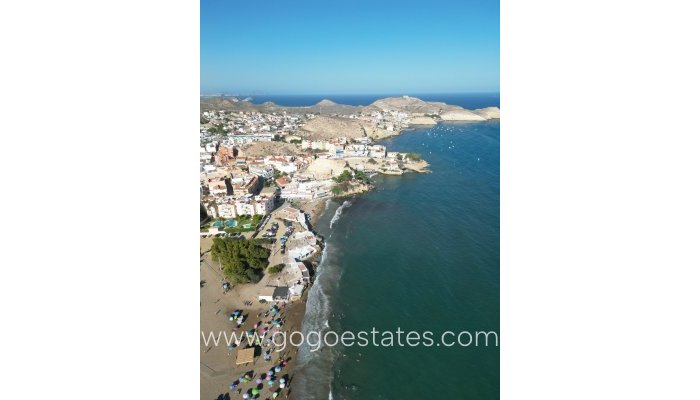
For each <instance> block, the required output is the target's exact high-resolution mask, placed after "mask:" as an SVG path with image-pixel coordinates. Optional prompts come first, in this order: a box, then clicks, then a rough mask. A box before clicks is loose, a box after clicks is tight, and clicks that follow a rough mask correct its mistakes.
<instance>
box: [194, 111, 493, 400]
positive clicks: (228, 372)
mask: <svg viewBox="0 0 700 400" xmlns="http://www.w3.org/2000/svg"><path fill="white" fill-rule="evenodd" d="M464 122H467V121H464ZM474 122H476V121H474ZM479 122H483V121H479ZM436 125H437V124H434V125H416V126H411V127H409V128H407V129H402V130H399V131H396V132H395V133H393V134H392V135H390V136H387V137H385V138H381V139H379V141H381V140H384V139H388V138H389V137H393V136H399V135H400V134H402V133H405V132H407V131H411V130H414V129H415V128H416V127H426V128H430V127H432V126H436ZM428 166H430V164H429V163H428V162H427V161H425V160H420V161H417V162H416V161H414V162H408V163H405V164H404V167H405V168H404V170H402V171H399V172H398V173H396V174H392V173H385V172H377V173H378V174H384V175H399V176H400V175H403V174H404V173H406V172H416V173H430V172H431V171H430V170H428V169H427V167H428ZM374 189H375V186H374V185H373V184H371V183H370V184H366V185H364V186H363V188H362V190H357V191H354V192H351V193H344V194H342V195H338V196H332V197H328V198H322V199H315V200H309V201H305V202H299V203H298V204H297V205H294V207H296V208H298V209H300V210H301V211H302V212H303V213H304V214H306V215H307V221H308V225H309V226H308V229H309V230H310V231H312V232H313V233H314V234H316V236H317V237H319V238H320V244H321V248H323V247H324V246H325V245H326V243H325V239H324V238H323V237H321V235H319V234H318V232H317V230H316V229H317V224H318V222H319V220H320V218H321V217H322V216H323V215H324V214H325V212H326V211H327V210H328V204H329V203H328V202H330V201H333V200H336V201H343V200H344V199H349V198H357V197H359V196H360V195H362V194H363V193H367V192H369V191H372V190H374ZM200 244H201V242H200ZM206 247H207V246H202V248H203V249H206ZM205 254H206V251H205ZM322 254H323V252H322V251H319V252H317V253H316V254H315V255H314V256H313V257H312V258H310V259H309V260H308V261H309V262H311V264H312V265H313V272H314V275H313V279H312V280H311V282H310V284H309V285H308V287H307V288H306V290H305V291H304V292H303V295H302V296H301V298H300V299H299V300H297V301H291V302H289V303H286V304H285V305H284V306H283V307H282V309H283V312H282V313H281V314H280V316H281V317H282V318H283V319H284V325H283V328H282V329H281V330H282V331H285V332H287V334H289V333H290V332H294V331H302V328H303V323H304V319H305V317H306V312H307V308H306V305H307V299H308V296H309V293H310V291H311V289H312V287H313V285H314V284H315V283H316V282H315V280H316V277H317V274H318V267H319V266H320V262H321V260H322ZM272 256H273V255H271V256H270V257H271V259H272ZM270 265H272V264H270ZM269 275H270V274H268V273H266V274H265V278H266V280H267V282H269V281H270V279H271V277H270V276H269ZM246 286H248V288H246ZM250 286H253V287H254V286H255V285H249V284H246V285H236V286H235V287H234V290H233V291H234V295H235V296H237V297H239V299H238V300H239V303H238V304H240V300H241V299H240V297H243V298H249V297H251V296H250V295H251V294H253V292H252V291H251V290H248V289H249V287H250ZM222 297H224V296H222ZM220 300H221V298H219V299H218V300H217V301H215V302H214V304H216V303H219V301H220ZM229 300H230V299H229ZM224 303H225V302H224ZM269 305H270V303H266V304H259V303H258V302H257V301H253V302H251V303H250V304H245V305H243V306H242V307H240V308H241V309H243V310H245V311H247V312H249V313H250V315H253V314H254V313H255V312H258V313H259V314H258V317H259V316H260V315H261V314H262V313H264V312H265V310H266V309H268V308H269ZM200 306H202V303H200ZM221 306H225V304H221V305H220V306H219V307H221ZM202 307H203V306H202ZM229 308H230V307H229ZM235 308H236V309H238V308H239V307H237V306H236V307H235ZM221 311H222V309H219V310H218V311H217V312H216V314H217V315H219V314H220V312H221ZM226 311H228V309H227V310H226ZM204 315H205V310H204V307H203V308H202V311H201V312H200V316H201V318H203V319H205V318H204ZM219 317H221V315H219ZM254 319H255V317H254V316H253V317H249V319H248V320H247V321H245V323H244V324H243V325H242V326H241V329H250V328H252V322H253V320H254ZM256 321H257V320H256ZM202 322H203V321H202ZM202 322H200V327H202V330H203V331H204V330H205V329H204V327H205V324H204V323H202ZM209 350H211V348H209V349H206V350H203V351H204V353H205V354H206V353H208V352H209ZM263 350H264V349H263ZM298 351H299V348H294V347H291V348H287V349H285V350H284V351H283V352H281V353H274V352H273V353H272V361H263V357H261V356H258V357H256V358H257V359H255V360H254V361H253V363H252V366H250V367H249V366H247V365H246V366H243V368H241V367H239V366H235V365H234V366H233V367H232V368H223V369H221V368H220V369H218V370H217V369H215V367H212V366H210V365H209V364H208V363H205V362H204V358H205V357H204V356H201V357H200V364H201V372H202V373H201V376H202V377H201V379H202V381H201V383H200V387H201V389H200V390H201V392H202V393H201V394H202V398H205V397H216V394H215V393H224V394H225V393H231V394H235V393H236V391H235V390H234V391H230V390H229V388H228V385H229V384H230V383H231V381H232V380H234V379H236V377H237V374H239V373H243V372H248V371H251V372H253V373H254V376H256V377H257V376H258V375H259V374H260V373H261V372H264V371H262V370H261V371H258V369H260V367H263V365H267V367H266V368H267V369H269V366H270V365H273V366H274V364H271V363H272V362H275V361H277V360H278V358H279V359H280V360H281V359H285V360H288V363H287V364H286V366H285V367H284V369H283V371H282V372H281V373H280V376H284V375H287V376H288V380H287V382H288V385H287V387H286V388H285V389H282V390H281V391H279V394H280V396H279V397H280V398H281V396H282V395H285V394H286V395H287V396H288V398H292V399H294V398H297V396H296V391H295V390H292V387H291V384H292V382H293V381H294V378H295V377H296V374H297V372H298V371H297V360H296V359H297V356H298ZM223 353H226V351H225V348H224V350H223ZM229 356H230V354H229ZM266 368H263V369H264V370H265V371H266V370H267V369H266ZM251 369H252V370H251ZM243 370H245V371H243ZM239 387H240V388H242V389H247V390H250V389H249V388H248V385H243V384H241V385H239ZM265 387H266V385H265ZM273 387H275V388H276V387H277V386H273ZM263 390H265V391H267V389H265V388H263ZM205 392H208V393H206V394H205ZM300 396H302V398H303V394H302V395H300ZM261 397H262V398H267V397H269V396H266V395H262V393H261Z"/></svg>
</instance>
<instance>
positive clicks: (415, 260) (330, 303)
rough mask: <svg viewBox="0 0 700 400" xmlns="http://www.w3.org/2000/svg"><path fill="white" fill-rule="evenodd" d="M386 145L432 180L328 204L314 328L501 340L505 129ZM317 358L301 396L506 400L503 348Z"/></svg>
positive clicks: (387, 181) (382, 181)
mask: <svg viewBox="0 0 700 400" xmlns="http://www.w3.org/2000/svg"><path fill="white" fill-rule="evenodd" d="M443 101H445V100H443ZM484 101H488V99H486V100H484ZM487 105H493V104H487ZM383 143H384V144H386V146H387V147H388V148H389V150H396V151H404V152H406V151H416V152H418V153H420V154H421V155H422V156H423V158H425V159H426V160H427V161H428V162H430V164H431V167H430V169H431V170H432V171H433V173H431V174H412V173H411V174H405V175H403V176H376V177H374V178H373V180H374V183H375V185H376V190H374V191H372V192H370V193H366V194H364V195H362V196H359V197H357V198H354V199H350V200H347V201H329V202H328V203H327V207H328V209H327V211H326V213H325V214H324V215H323V217H322V218H321V219H320V220H319V222H318V223H317V230H318V231H319V233H321V234H322V235H324V236H325V238H326V244H327V245H326V248H325V250H324V255H323V259H322V261H321V265H320V267H319V271H318V276H317V280H316V283H315V285H314V286H313V287H312V289H311V292H310V295H309V300H308V303H307V314H306V316H305V319H304V324H303V330H304V331H305V332H308V331H310V330H321V331H323V332H326V331H328V330H333V331H335V332H343V331H353V332H359V331H367V332H370V331H371V330H372V328H375V329H376V330H378V331H384V330H387V331H393V332H395V331H396V330H397V328H399V327H400V328H401V329H402V331H404V332H406V331H411V330H415V331H418V332H420V333H421V334H422V332H424V331H431V332H433V338H434V339H435V342H436V343H437V342H439V337H440V335H442V333H443V332H444V331H453V332H455V333H459V332H461V331H469V332H471V333H472V334H473V333H474V332H475V331H495V332H498V333H499V335H500V331H499V193H500V189H499V164H500V160H499V154H500V152H499V147H500V122H499V121H488V122H480V123H459V124H458V123H450V124H447V123H442V124H440V125H438V126H435V127H431V128H421V129H416V130H414V131H410V132H406V133H403V134H402V135H400V136H398V137H393V138H390V139H387V140H384V141H383ZM404 337H405V333H404ZM370 338H371V336H370ZM380 339H381V336H378V341H379V340H380ZM466 339H467V337H465V341H466ZM370 340H371V339H370ZM404 342H405V339H404ZM309 350H310V349H309V347H308V346H303V347H302V348H301V349H300V352H299V365H298V370H297V374H296V376H295V382H294V383H293V385H292V388H293V391H296V392H297V393H296V394H297V395H298V396H299V397H297V398H304V399H331V398H332V399H396V398H404V399H414V398H415V399H427V398H452V399H481V400H488V399H497V398H499V350H498V347H496V346H494V345H493V343H492V344H491V345H490V346H489V347H484V346H483V345H482V346H480V347H475V346H474V345H472V346H470V347H458V346H454V347H445V346H442V347H438V346H435V345H434V346H417V347H409V346H406V345H404V346H403V347H401V346H398V344H397V343H396V339H395V342H394V346H393V347H373V346H371V345H370V346H367V347H359V346H354V347H342V346H336V347H332V348H331V347H326V348H324V349H323V351H319V352H315V353H311V352H310V351H309Z"/></svg>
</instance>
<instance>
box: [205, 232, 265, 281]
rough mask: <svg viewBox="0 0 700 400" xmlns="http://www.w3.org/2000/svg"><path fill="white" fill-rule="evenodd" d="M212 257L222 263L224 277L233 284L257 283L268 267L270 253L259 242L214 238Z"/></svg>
mask: <svg viewBox="0 0 700 400" xmlns="http://www.w3.org/2000/svg"><path fill="white" fill-rule="evenodd" d="M211 255H212V258H213V259H214V261H217V262H220V263H221V266H222V267H223V269H224V276H226V278H227V279H228V280H230V281H231V282H235V283H248V282H253V283H257V282H259V281H260V279H261V278H262V275H263V270H264V269H265V267H267V264H268V262H267V258H268V257H269V256H270V252H269V250H267V249H266V248H265V247H263V246H262V245H261V244H260V241H258V240H245V239H234V238H214V242H213V243H212V246H211Z"/></svg>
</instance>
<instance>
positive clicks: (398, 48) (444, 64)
mask: <svg viewBox="0 0 700 400" xmlns="http://www.w3.org/2000/svg"><path fill="white" fill-rule="evenodd" d="M200 23H201V26H200V31H201V39H200V43H201V50H200V52H201V57H200V63H201V72H200V73H201V80H200V89H201V92H202V93H203V94H207V93H218V92H228V93H236V94H375V93H397V94H398V93H459V92H498V91H499V90H500V86H499V70H500V59H499V53H500V50H499V30H500V26H499V25H500V24H499V2H498V0H486V1H477V0H466V1H441V0H440V1H400V2H399V1H335V0H326V1H318V0H316V1H310V0H295V1H286V0H284V1H282V0H276V1H237V0H236V1H234V0H202V1H201V21H200Z"/></svg>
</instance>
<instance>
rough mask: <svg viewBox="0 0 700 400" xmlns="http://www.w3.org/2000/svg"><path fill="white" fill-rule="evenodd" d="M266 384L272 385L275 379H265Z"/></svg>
mask: <svg viewBox="0 0 700 400" xmlns="http://www.w3.org/2000/svg"><path fill="white" fill-rule="evenodd" d="M267 384H268V385H270V386H272V385H274V384H275V380H274V379H270V380H269V381H267Z"/></svg>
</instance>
